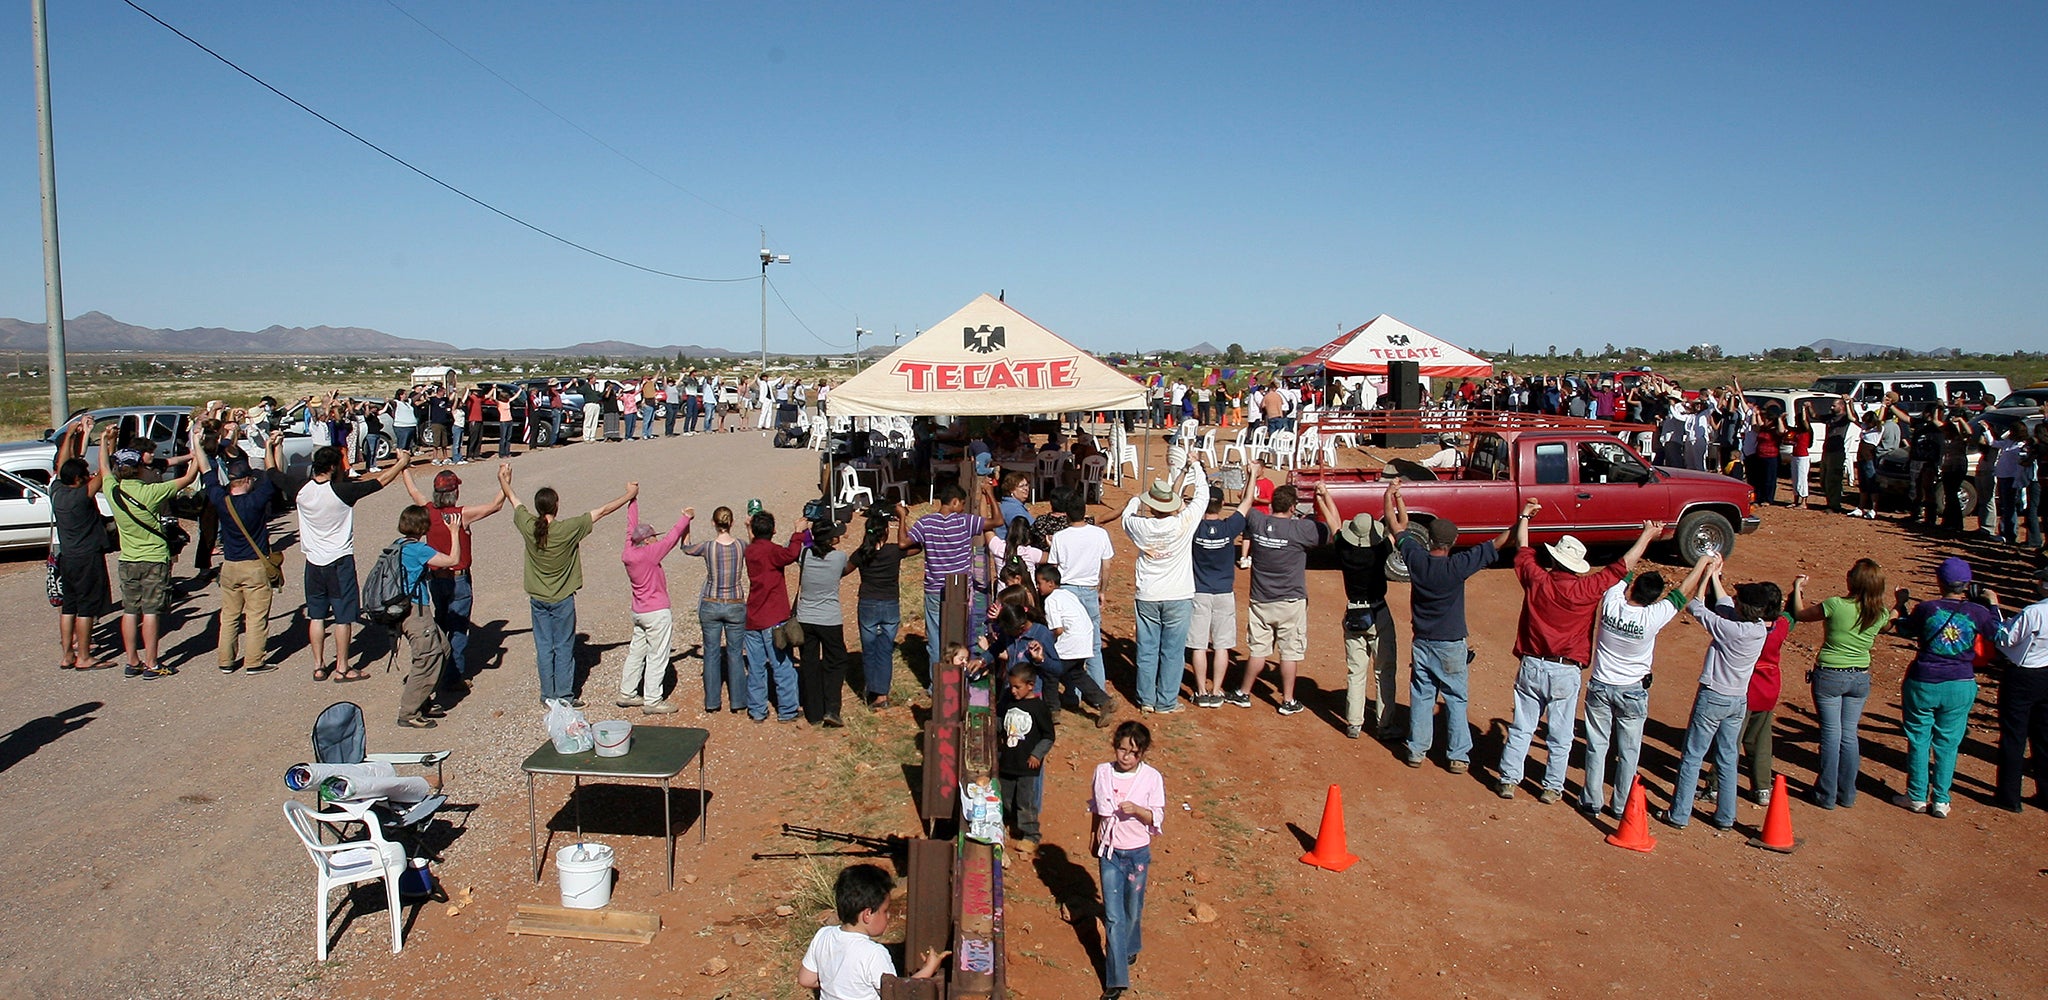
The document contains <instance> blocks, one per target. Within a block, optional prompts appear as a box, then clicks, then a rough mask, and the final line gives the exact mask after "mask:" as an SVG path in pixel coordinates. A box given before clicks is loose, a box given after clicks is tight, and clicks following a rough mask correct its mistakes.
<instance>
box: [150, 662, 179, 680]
mask: <svg viewBox="0 0 2048 1000" xmlns="http://www.w3.org/2000/svg"><path fill="white" fill-rule="evenodd" d="M177 672H178V668H177V667H166V666H164V665H163V664H161V663H159V664H157V665H156V666H154V667H143V668H142V679H143V680H146V681H153V680H156V679H157V678H159V677H169V676H171V675H172V674H175V673H177Z"/></svg>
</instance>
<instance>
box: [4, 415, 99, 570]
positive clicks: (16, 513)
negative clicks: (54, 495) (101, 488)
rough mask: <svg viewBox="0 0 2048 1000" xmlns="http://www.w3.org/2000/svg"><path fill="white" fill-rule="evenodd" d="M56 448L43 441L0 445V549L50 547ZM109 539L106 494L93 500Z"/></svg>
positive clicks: (53, 516) (53, 518) (54, 516)
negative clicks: (51, 491) (51, 489)
mask: <svg viewBox="0 0 2048 1000" xmlns="http://www.w3.org/2000/svg"><path fill="white" fill-rule="evenodd" d="M56 462H57V446H56V445H53V444H50V443H49V442H47V441H18V442H12V443H8V444H0V549H40V548H44V547H46V546H48V545H49V544H50V529H51V528H52V527H53V525H54V524H55V519H56V515H55V514H54V513H52V508H51V507H50V483H51V481H53V480H54V479H55V478H56V476H55V471H54V467H55V465H56ZM93 499H94V500H95V501H96V502H97V503H98V504H99V508H100V517H101V519H103V520H104V521H105V522H106V525H107V532H108V535H107V537H108V538H109V539H112V538H113V530H114V509H113V507H111V506H110V505H109V504H108V503H107V497H106V494H104V493H103V494H100V495H99V496H97V497H94V498H93Z"/></svg>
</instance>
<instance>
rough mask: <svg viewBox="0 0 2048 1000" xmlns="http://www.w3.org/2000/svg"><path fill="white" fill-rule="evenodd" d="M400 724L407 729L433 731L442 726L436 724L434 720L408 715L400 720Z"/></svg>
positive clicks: (422, 716)
mask: <svg viewBox="0 0 2048 1000" xmlns="http://www.w3.org/2000/svg"><path fill="white" fill-rule="evenodd" d="M398 724H399V725H401V726H404V727H405V728H407V729H433V728H435V727H437V726H439V725H440V723H438V722H435V721H434V720H432V719H429V718H427V717H426V716H424V715H408V716H406V717H405V718H403V719H400V720H398Z"/></svg>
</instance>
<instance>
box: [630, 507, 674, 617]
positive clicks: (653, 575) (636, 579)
mask: <svg viewBox="0 0 2048 1000" xmlns="http://www.w3.org/2000/svg"><path fill="white" fill-rule="evenodd" d="M639 526H640V501H638V500H634V501H632V502H631V503H628V504H627V505H626V549H625V551H624V552H621V553H620V554H619V559H620V560H621V561H623V562H624V563H625V564H626V580H627V581H628V582H630V583H631V584H632V585H633V613H634V614H636V615H637V614H644V613H646V612H649V611H666V610H668V572H667V571H666V570H664V569H662V568H661V560H662V558H663V557H664V556H667V555H668V554H669V552H670V550H672V549H674V548H675V547H676V543H677V542H680V541H682V540H683V531H684V530H685V529H687V528H689V526H690V516H689V515H688V514H684V515H682V516H681V517H678V518H676V526H675V528H674V529H673V530H671V531H670V532H669V533H668V534H666V535H663V536H661V537H659V538H656V539H655V540H653V541H651V542H648V543H647V544H645V545H635V544H633V529H635V528H638V527H639Z"/></svg>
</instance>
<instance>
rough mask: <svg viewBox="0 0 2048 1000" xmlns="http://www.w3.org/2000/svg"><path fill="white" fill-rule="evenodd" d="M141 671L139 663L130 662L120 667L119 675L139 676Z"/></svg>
mask: <svg viewBox="0 0 2048 1000" xmlns="http://www.w3.org/2000/svg"><path fill="white" fill-rule="evenodd" d="M142 672H143V667H142V664H140V663H130V664H127V665H125V666H123V667H122V668H121V676H123V677H140V676H142Z"/></svg>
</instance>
